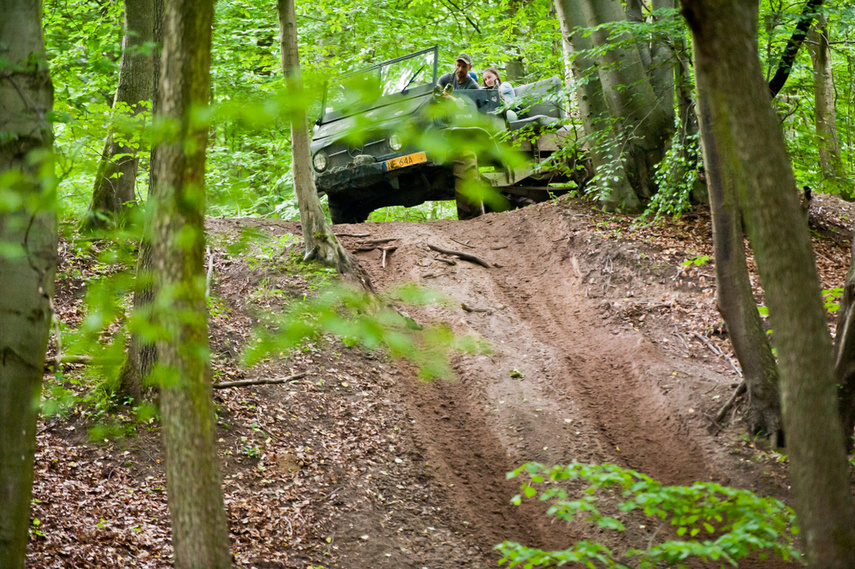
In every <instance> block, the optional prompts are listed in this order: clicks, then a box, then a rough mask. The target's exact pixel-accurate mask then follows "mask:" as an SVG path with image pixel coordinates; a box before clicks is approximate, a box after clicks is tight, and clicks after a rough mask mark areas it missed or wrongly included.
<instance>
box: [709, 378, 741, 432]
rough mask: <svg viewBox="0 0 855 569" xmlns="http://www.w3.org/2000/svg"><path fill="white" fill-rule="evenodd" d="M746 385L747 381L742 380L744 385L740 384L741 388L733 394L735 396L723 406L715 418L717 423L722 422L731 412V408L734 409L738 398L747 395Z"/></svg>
mask: <svg viewBox="0 0 855 569" xmlns="http://www.w3.org/2000/svg"><path fill="white" fill-rule="evenodd" d="M745 390H746V385H745V380H744V379H743V380H742V383H740V384H739V387H737V388H736V391H734V392H733V395H731V396H730V399H728V400H727V403H725V404H724V405H722V407H721V409H719V411H718V413H716V416H715V422H716V423H718V422H720V421H721V420H722V419H723V418H724V416H725V414H726V413H727V412H728V411H730V408H731V407H733V404H734V403H735V402H736V399H737V397H739V396H740V395H742V394H743V393H745Z"/></svg>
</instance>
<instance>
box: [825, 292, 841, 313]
mask: <svg viewBox="0 0 855 569" xmlns="http://www.w3.org/2000/svg"><path fill="white" fill-rule="evenodd" d="M842 296H843V287H842V286H838V287H834V288H830V289H826V290H824V291H822V299H823V304H824V306H825V309H826V310H827V311H828V312H837V311H838V310H840V298H841V297H842Z"/></svg>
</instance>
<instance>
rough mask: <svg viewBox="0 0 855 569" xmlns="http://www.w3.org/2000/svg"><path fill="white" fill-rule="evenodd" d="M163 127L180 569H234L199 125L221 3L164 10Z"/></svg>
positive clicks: (156, 186)
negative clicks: (211, 339)
mask: <svg viewBox="0 0 855 569" xmlns="http://www.w3.org/2000/svg"><path fill="white" fill-rule="evenodd" d="M164 7H165V12H164V21H163V55H162V57H161V85H160V89H161V94H160V97H161V104H162V107H161V111H162V115H161V116H162V118H163V119H165V120H168V121H172V122H174V124H175V125H176V135H175V137H174V138H173V139H171V140H168V141H165V142H163V143H161V144H159V145H158V150H157V153H156V154H155V162H154V164H153V165H152V170H153V185H152V190H151V197H150V202H151V204H150V206H151V218H150V223H149V224H148V229H147V235H148V238H149V240H150V242H151V248H152V261H153V266H154V271H153V275H154V279H153V284H154V290H155V298H154V309H153V317H154V324H155V325H156V327H157V328H158V329H159V330H161V334H163V336H162V337H161V338H160V339H158V341H157V357H158V361H157V365H156V369H155V371H154V375H155V377H157V379H158V380H159V386H160V405H161V417H162V422H163V439H164V448H165V454H166V480H167V491H168V503H169V513H170V518H171V521H172V544H173V548H174V550H175V567H176V568H178V569H185V568H191V567H193V568H197V567H198V568H212V569H214V568H228V567H231V554H230V551H229V536H228V529H227V526H226V515H225V508H224V505H223V497H222V491H221V488H220V484H221V479H220V472H219V465H218V460H217V452H216V446H215V443H214V436H215V432H216V420H215V416H214V407H213V402H212V399H211V398H212V389H211V368H210V361H209V352H208V323H207V308H206V300H205V268H204V261H205V260H204V255H205V253H204V252H205V233H204V231H205V228H204V220H205V219H204V215H205V148H206V146H207V142H208V124H206V122H205V121H204V120H201V119H200V117H199V111H200V110H201V109H202V108H203V107H205V106H206V104H207V102H208V97H209V94H210V65H211V24H212V20H213V2H212V0H206V1H194V0H176V1H175V2H168V3H165V6H164Z"/></svg>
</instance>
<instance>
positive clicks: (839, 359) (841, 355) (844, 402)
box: [834, 249, 855, 453]
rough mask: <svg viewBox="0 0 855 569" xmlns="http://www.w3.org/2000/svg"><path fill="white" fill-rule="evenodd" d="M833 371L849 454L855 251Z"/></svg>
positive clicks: (854, 408)
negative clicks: (837, 387)
mask: <svg viewBox="0 0 855 569" xmlns="http://www.w3.org/2000/svg"><path fill="white" fill-rule="evenodd" d="M834 369H835V372H836V376H837V385H838V386H839V389H840V391H839V398H840V418H841V422H842V423H843V440H844V441H845V442H846V450H847V452H850V453H851V452H852V448H853V440H852V437H853V433H855V249H853V254H852V256H851V264H850V265H849V272H848V273H847V274H846V283H845V285H844V287H843V298H842V299H841V301H840V313H839V314H838V317H837V336H836V337H835V339H834Z"/></svg>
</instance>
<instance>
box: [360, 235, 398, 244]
mask: <svg viewBox="0 0 855 569" xmlns="http://www.w3.org/2000/svg"><path fill="white" fill-rule="evenodd" d="M389 241H397V239H396V238H395V237H389V238H387V239H371V240H369V241H366V242H365V244H366V245H382V244H383V243H388V242H389Z"/></svg>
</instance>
